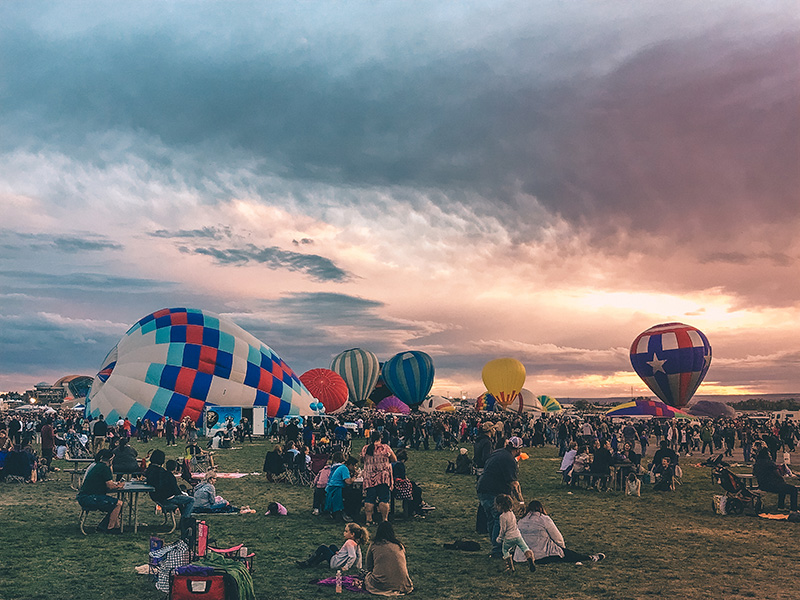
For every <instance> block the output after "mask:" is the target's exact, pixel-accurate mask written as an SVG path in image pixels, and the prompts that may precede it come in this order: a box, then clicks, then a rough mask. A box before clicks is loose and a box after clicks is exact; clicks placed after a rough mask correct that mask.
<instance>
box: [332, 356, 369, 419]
mask: <svg viewBox="0 0 800 600" xmlns="http://www.w3.org/2000/svg"><path fill="white" fill-rule="evenodd" d="M331 371H333V372H334V373H338V374H339V376H341V378H342V379H344V381H345V383H346V384H347V389H348V392H349V395H350V402H352V403H353V404H356V405H357V406H363V405H364V403H365V402H366V401H367V398H369V395H370V394H371V393H372V390H374V389H375V384H376V383H377V382H378V375H379V374H380V365H379V364H378V357H377V356H375V355H374V354H373V353H372V352H370V351H369V350H362V349H361V348H351V349H350V350H345V351H344V352H340V353H339V354H337V355H336V356H335V357H334V358H333V361H332V362H331Z"/></svg>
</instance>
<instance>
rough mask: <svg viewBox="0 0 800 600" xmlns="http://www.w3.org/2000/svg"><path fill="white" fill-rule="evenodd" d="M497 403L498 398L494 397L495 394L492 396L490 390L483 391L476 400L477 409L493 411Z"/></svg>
mask: <svg viewBox="0 0 800 600" xmlns="http://www.w3.org/2000/svg"><path fill="white" fill-rule="evenodd" d="M496 403H497V400H495V399H494V396H492V395H491V394H490V393H489V392H483V393H482V394H481V395H480V396H478V399H477V400H476V401H475V410H485V411H487V412H492V411H493V410H494V406H495V404H496Z"/></svg>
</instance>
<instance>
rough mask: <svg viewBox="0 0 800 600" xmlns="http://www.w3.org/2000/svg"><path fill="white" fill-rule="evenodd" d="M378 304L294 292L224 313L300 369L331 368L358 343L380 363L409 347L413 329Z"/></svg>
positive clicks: (361, 300)
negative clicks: (247, 309)
mask: <svg viewBox="0 0 800 600" xmlns="http://www.w3.org/2000/svg"><path fill="white" fill-rule="evenodd" d="M382 308H384V304H383V303H382V302H377V301H375V300H370V299H367V298H360V297H356V296H350V295H347V294H333V293H328V292H322V293H313V292H309V293H293V294H286V295H284V296H281V297H280V298H278V299H276V300H272V301H265V302H262V303H260V305H259V306H258V307H257V309H256V311H255V312H253V313H235V314H230V315H228V316H229V317H230V318H232V319H233V320H234V321H235V322H236V323H237V324H238V325H240V326H241V327H242V328H244V329H245V330H246V331H249V332H250V333H252V334H253V335H254V336H256V337H257V338H258V339H260V340H261V341H263V342H264V343H266V344H267V345H269V346H270V347H271V348H273V349H274V350H275V351H276V352H278V354H280V356H281V358H283V359H284V360H286V361H287V362H288V363H289V365H290V366H291V367H292V368H293V369H295V371H297V372H298V373H303V372H304V371H306V370H308V369H311V368H315V367H324V368H327V367H329V366H330V363H331V359H332V358H333V357H334V356H335V355H336V354H338V353H339V352H341V351H343V350H346V349H348V348H353V347H362V348H365V349H367V350H369V351H371V352H374V353H375V354H376V355H377V356H378V358H379V360H381V361H384V360H386V359H388V358H390V357H391V356H393V355H394V354H395V353H397V352H399V351H400V350H403V349H405V348H407V347H408V346H405V345H404V344H405V343H407V342H408V340H409V337H413V336H414V335H416V334H417V331H416V329H417V327H415V326H414V325H413V324H410V323H408V322H407V321H400V320H397V319H392V318H387V317H384V316H381V309H382Z"/></svg>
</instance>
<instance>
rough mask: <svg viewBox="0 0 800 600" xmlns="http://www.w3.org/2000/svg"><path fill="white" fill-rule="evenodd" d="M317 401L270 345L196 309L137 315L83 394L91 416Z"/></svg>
mask: <svg viewBox="0 0 800 600" xmlns="http://www.w3.org/2000/svg"><path fill="white" fill-rule="evenodd" d="M313 402H316V401H315V400H314V397H313V396H312V395H311V394H310V393H309V391H308V390H307V389H306V388H305V386H304V385H303V384H302V383H301V382H300V379H299V378H298V377H297V376H296V375H295V374H294V372H293V371H292V369H291V368H290V367H289V365H287V364H286V363H285V362H284V361H283V360H282V359H281V358H280V357H279V356H278V355H277V354H276V353H275V352H274V351H273V350H272V349H271V348H270V347H269V346H267V345H265V344H264V343H262V342H261V341H259V340H258V339H256V338H255V337H254V336H252V335H251V334H249V333H248V332H246V331H245V330H244V329H242V328H241V327H239V326H238V325H236V324H235V323H233V322H232V321H230V320H228V319H226V318H224V317H221V316H219V315H215V314H213V313H210V312H206V311H202V310H199V309H196V308H165V309H162V310H159V311H157V312H154V313H152V314H149V315H147V316H146V317H143V318H142V319H140V320H139V321H138V322H137V323H136V324H135V325H133V327H131V328H130V329H129V330H128V332H127V333H126V334H125V335H124V336H123V337H122V339H121V340H120V341H119V343H117V345H116V346H114V348H112V350H111V352H109V353H108V356H106V358H105V360H104V361H103V365H102V367H101V368H100V372H99V373H98V374H97V376H96V377H95V379H94V381H93V383H92V388H91V391H90V393H89V396H88V397H87V404H88V405H89V407H90V414H91V415H92V416H93V417H97V416H99V415H100V414H103V415H104V417H105V418H106V420H109V421H114V420H116V419H119V418H120V417H125V416H127V417H128V418H129V419H130V420H131V421H134V422H135V421H136V419H138V418H139V417H141V418H142V419H150V420H151V421H153V422H155V421H157V420H158V419H160V418H161V417H164V416H166V417H171V418H173V419H176V420H180V419H182V418H183V417H189V418H190V419H192V420H193V421H195V422H197V421H198V420H199V419H200V417H201V415H202V413H203V408H204V406H205V405H206V404H208V405H217V406H239V407H253V406H263V407H265V408H266V414H267V416H268V417H283V416H287V415H312V414H314V411H313V409H311V406H310V405H311V403H313Z"/></svg>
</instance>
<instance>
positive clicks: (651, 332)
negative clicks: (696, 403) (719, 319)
mask: <svg viewBox="0 0 800 600" xmlns="http://www.w3.org/2000/svg"><path fill="white" fill-rule="evenodd" d="M630 356H631V365H633V370H634V371H636V374H637V375H639V377H641V378H642V380H643V381H644V382H645V383H646V384H647V386H648V387H649V388H650V389H651V390H652V391H653V393H654V394H655V395H656V396H658V397H659V398H661V400H663V401H664V402H665V403H666V404H669V405H670V406H675V407H677V408H680V407H682V406H686V404H687V403H688V402H689V399H690V398H691V397H692V395H693V394H694V393H695V391H696V390H697V388H698V387H699V386H700V384H701V383H702V381H703V378H704V377H705V376H706V373H707V372H708V367H709V366H710V365H711V344H709V343H708V338H707V337H706V336H705V334H704V333H703V332H702V331H700V330H699V329H697V328H695V327H692V326H691V325H684V324H683V323H663V324H661V325H654V326H653V327H651V328H650V329H648V330H647V331H644V332H642V333H640V334H639V335H638V336H637V337H636V339H635V340H633V344H631V352H630Z"/></svg>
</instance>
